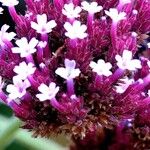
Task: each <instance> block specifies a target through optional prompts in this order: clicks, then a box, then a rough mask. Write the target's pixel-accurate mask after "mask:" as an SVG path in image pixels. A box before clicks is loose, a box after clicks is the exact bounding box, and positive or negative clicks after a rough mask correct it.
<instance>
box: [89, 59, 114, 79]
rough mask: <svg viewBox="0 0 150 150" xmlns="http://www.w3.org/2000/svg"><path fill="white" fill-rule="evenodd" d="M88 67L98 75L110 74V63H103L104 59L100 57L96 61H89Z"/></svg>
mask: <svg viewBox="0 0 150 150" xmlns="http://www.w3.org/2000/svg"><path fill="white" fill-rule="evenodd" d="M90 67H91V68H92V70H93V72H96V73H97V74H98V75H104V76H106V77H108V76H110V75H111V74H112V72H111V71H110V69H111V68H112V65H111V64H110V63H109V62H107V63H105V61H104V60H102V59H99V60H98V62H97V63H95V62H94V61H92V62H91V63H90Z"/></svg>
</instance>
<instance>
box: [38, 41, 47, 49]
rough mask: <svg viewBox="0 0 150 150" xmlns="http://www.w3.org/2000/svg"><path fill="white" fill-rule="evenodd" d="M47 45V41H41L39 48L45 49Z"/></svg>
mask: <svg viewBox="0 0 150 150" xmlns="http://www.w3.org/2000/svg"><path fill="white" fill-rule="evenodd" d="M46 45H47V42H46V41H40V42H39V44H38V45H37V46H38V47H40V48H45V47H46Z"/></svg>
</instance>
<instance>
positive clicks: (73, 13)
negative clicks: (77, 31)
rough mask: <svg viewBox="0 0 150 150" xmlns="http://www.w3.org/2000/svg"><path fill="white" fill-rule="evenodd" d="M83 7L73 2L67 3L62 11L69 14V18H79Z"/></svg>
mask: <svg viewBox="0 0 150 150" xmlns="http://www.w3.org/2000/svg"><path fill="white" fill-rule="evenodd" d="M81 10H82V9H81V7H79V6H77V7H75V6H74V4H73V3H70V4H65V5H64V9H63V10H62V13H63V14H64V15H65V16H67V18H71V19H72V18H77V17H79V16H80V15H79V13H80V12H81Z"/></svg>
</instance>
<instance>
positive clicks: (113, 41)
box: [110, 22, 117, 49]
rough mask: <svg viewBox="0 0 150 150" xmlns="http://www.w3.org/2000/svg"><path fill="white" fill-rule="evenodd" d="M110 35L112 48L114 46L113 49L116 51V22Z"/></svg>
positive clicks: (113, 23)
mask: <svg viewBox="0 0 150 150" xmlns="http://www.w3.org/2000/svg"><path fill="white" fill-rule="evenodd" d="M110 34H111V41H112V46H113V49H115V48H116V41H117V23H116V22H112V25H111V31H110Z"/></svg>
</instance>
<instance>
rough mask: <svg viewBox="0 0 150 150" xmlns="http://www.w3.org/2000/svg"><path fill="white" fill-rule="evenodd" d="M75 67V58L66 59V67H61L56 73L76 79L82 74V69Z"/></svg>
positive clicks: (65, 77)
mask: <svg viewBox="0 0 150 150" xmlns="http://www.w3.org/2000/svg"><path fill="white" fill-rule="evenodd" d="M75 67H76V62H75V61H74V60H69V59H65V68H63V67H59V68H58V69H57V70H56V71H55V73H56V74H57V75H59V76H61V77H62V78H64V79H66V80H69V79H74V78H76V77H77V76H79V74H80V70H79V69H75Z"/></svg>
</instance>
